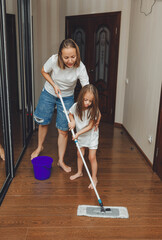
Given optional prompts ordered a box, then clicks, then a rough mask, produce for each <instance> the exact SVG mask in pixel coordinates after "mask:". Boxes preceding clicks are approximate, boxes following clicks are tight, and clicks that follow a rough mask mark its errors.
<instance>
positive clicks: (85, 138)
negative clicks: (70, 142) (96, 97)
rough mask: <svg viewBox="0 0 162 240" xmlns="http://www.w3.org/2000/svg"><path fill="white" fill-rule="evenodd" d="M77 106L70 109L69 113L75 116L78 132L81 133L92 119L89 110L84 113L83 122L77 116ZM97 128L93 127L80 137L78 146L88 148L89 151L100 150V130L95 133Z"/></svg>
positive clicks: (74, 105)
mask: <svg viewBox="0 0 162 240" xmlns="http://www.w3.org/2000/svg"><path fill="white" fill-rule="evenodd" d="M76 104H77V103H74V104H73V106H72V107H71V108H70V109H69V112H70V113H71V114H72V115H73V116H74V119H75V124H76V131H77V132H79V131H80V130H81V129H83V128H85V127H86V126H87V125H88V124H89V121H90V119H89V118H88V115H87V113H88V110H85V111H84V114H83V116H82V120H81V119H80V118H79V116H78V115H77V114H76ZM94 129H95V127H93V128H92V129H91V130H89V131H88V132H85V133H83V134H81V135H80V136H79V137H78V144H79V147H88V148H89V149H97V148H98V139H99V129H97V131H94Z"/></svg>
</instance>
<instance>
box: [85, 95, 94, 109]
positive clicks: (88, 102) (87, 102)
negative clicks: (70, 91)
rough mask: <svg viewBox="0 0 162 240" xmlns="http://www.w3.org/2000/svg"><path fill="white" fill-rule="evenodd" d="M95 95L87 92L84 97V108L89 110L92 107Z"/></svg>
mask: <svg viewBox="0 0 162 240" xmlns="http://www.w3.org/2000/svg"><path fill="white" fill-rule="evenodd" d="M93 98H94V96H93V94H92V93H91V92H86V93H85V95H84V97H83V106H84V108H88V107H90V106H91V105H92V103H93Z"/></svg>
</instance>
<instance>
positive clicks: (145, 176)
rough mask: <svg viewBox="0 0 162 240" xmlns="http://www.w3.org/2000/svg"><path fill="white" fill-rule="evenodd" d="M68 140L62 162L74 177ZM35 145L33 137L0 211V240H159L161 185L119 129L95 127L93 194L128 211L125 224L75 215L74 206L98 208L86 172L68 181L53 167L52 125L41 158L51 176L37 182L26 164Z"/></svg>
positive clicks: (54, 137)
mask: <svg viewBox="0 0 162 240" xmlns="http://www.w3.org/2000/svg"><path fill="white" fill-rule="evenodd" d="M69 136H70V138H69V142H68V148H67V152H66V162H67V163H68V164H69V165H70V166H72V173H74V172H75V171H76V147H75V144H74V143H73V142H72V141H71V135H70V133H69ZM36 145H37V133H34V135H33V137H32V139H31V141H30V144H29V147H28V148H27V150H26V152H25V155H24V157H23V159H22V162H21V164H20V166H19V169H18V171H17V175H16V177H15V178H14V180H13V181H12V183H11V186H10V188H9V190H8V193H7V195H6V197H5V199H4V201H3V203H2V205H1V207H0V239H1V240H37V239H38V240H54V239H55V240H79V239H82V240H83V239H88V240H101V239H104V240H107V239H124V240H125V239H134V240H137V239H151V240H155V239H162V182H161V181H160V179H159V178H158V176H157V175H156V174H155V173H153V171H152V169H151V167H150V166H149V165H148V163H147V162H146V161H145V159H144V158H143V156H142V155H141V154H140V153H139V152H138V150H137V149H136V147H135V146H134V145H133V143H132V142H131V141H130V139H129V138H128V136H127V135H126V133H125V132H124V131H122V130H121V129H120V128H113V126H110V125H108V124H105V123H102V124H101V125H100V145H99V149H98V153H97V159H98V181H99V182H98V185H97V189H98V192H99V195H100V197H101V199H102V201H103V203H104V205H105V206H124V207H127V209H128V212H129V218H128V219H110V218H90V217H79V216H77V207H78V205H83V204H85V205H98V201H97V199H96V195H95V193H94V191H93V190H89V189H88V185H89V179H88V176H87V174H86V172H85V171H84V177H82V178H80V179H77V180H75V181H71V180H70V179H69V176H70V174H69V173H65V172H63V171H62V170H61V169H60V168H59V167H57V166H56V163H57V132H56V129H55V127H54V124H53V126H52V125H51V127H50V131H49V132H48V136H47V138H46V142H45V150H44V152H43V153H42V155H47V156H51V157H52V158H53V159H54V163H53V167H52V172H51V177H50V178H49V179H48V180H45V181H38V180H36V179H35V178H34V174H33V167H32V164H31V161H30V154H31V152H32V151H33V150H34V149H35V147H36ZM86 158H87V154H86ZM88 166H89V163H88Z"/></svg>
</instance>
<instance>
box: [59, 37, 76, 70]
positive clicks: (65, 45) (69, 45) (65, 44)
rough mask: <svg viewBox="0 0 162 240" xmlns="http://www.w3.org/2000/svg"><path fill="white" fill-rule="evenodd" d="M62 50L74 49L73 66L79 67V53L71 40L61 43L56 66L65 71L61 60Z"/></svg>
mask: <svg viewBox="0 0 162 240" xmlns="http://www.w3.org/2000/svg"><path fill="white" fill-rule="evenodd" d="M63 48H75V49H76V62H75V64H74V67H75V68H77V67H79V65H80V51H79V47H78V45H77V44H76V43H75V42H74V40H72V39H71V38H68V39H65V40H63V41H62V43H61V44H60V47H59V51H58V66H59V67H60V68H61V69H65V64H64V61H63V59H62V49H63Z"/></svg>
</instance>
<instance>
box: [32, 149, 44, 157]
mask: <svg viewBox="0 0 162 240" xmlns="http://www.w3.org/2000/svg"><path fill="white" fill-rule="evenodd" d="M42 151H43V146H42V147H41V148H37V149H36V150H35V151H34V152H33V153H32V154H31V160H32V159H33V158H35V157H38V156H39V154H40V153H41V152H42Z"/></svg>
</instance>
